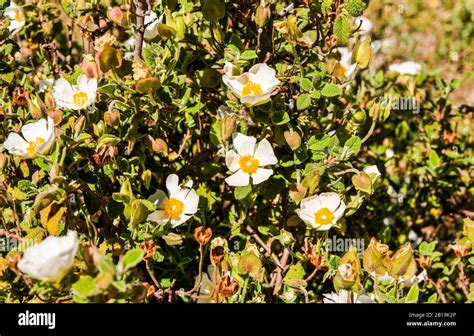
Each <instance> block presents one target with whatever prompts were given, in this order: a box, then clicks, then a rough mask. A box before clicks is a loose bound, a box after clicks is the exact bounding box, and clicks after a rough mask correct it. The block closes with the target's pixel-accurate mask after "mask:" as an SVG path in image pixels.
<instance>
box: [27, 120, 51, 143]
mask: <svg viewBox="0 0 474 336" xmlns="http://www.w3.org/2000/svg"><path fill="white" fill-rule="evenodd" d="M21 133H22V134H23V136H24V137H25V140H26V141H28V142H31V141H36V139H37V138H42V139H43V140H44V141H46V139H47V138H48V136H49V133H48V128H47V122H46V119H40V120H38V121H36V122H32V123H29V124H26V125H24V126H23V127H22V128H21Z"/></svg>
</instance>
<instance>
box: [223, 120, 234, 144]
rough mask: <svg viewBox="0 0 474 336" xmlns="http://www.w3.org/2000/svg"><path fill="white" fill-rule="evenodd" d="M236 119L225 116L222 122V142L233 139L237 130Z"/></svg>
mask: <svg viewBox="0 0 474 336" xmlns="http://www.w3.org/2000/svg"><path fill="white" fill-rule="evenodd" d="M235 124H236V121H235V118H234V117H233V116H225V117H224V119H222V121H221V137H222V141H226V140H227V139H229V138H230V137H231V135H232V134H233V133H234V130H235Z"/></svg>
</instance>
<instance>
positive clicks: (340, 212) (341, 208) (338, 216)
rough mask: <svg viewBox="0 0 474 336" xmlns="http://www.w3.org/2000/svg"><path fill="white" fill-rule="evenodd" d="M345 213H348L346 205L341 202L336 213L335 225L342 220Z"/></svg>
mask: <svg viewBox="0 0 474 336" xmlns="http://www.w3.org/2000/svg"><path fill="white" fill-rule="evenodd" d="M344 211H346V204H345V203H344V202H343V201H341V204H339V207H338V208H337V210H336V211H334V217H335V218H334V221H333V222H334V224H335V223H336V222H337V221H338V220H339V219H341V218H342V216H343V215H344Z"/></svg>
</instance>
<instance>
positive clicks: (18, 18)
mask: <svg viewBox="0 0 474 336" xmlns="http://www.w3.org/2000/svg"><path fill="white" fill-rule="evenodd" d="M15 21H18V22H21V21H23V20H22V19H21V12H20V10H19V9H17V10H16V11H15Z"/></svg>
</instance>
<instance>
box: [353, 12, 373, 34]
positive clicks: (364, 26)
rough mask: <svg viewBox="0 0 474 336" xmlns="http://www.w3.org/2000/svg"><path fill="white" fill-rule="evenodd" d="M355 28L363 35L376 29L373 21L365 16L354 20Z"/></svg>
mask: <svg viewBox="0 0 474 336" xmlns="http://www.w3.org/2000/svg"><path fill="white" fill-rule="evenodd" d="M354 22H355V26H356V27H359V25H360V28H359V30H358V33H359V34H361V35H367V34H369V33H370V32H371V31H372V28H373V27H374V24H373V23H372V21H370V20H369V19H368V18H366V17H365V16H358V17H356V18H355V19H354Z"/></svg>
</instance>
